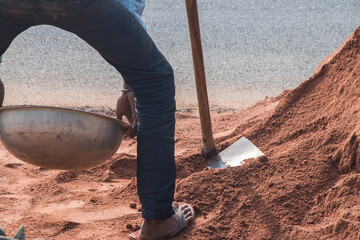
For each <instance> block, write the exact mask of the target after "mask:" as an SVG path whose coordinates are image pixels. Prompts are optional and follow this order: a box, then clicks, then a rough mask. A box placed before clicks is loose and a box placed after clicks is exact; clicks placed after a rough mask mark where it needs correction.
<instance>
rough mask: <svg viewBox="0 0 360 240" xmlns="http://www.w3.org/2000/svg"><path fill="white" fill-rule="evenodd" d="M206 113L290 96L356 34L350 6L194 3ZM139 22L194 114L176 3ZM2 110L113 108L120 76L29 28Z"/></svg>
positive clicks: (74, 41)
mask: <svg viewBox="0 0 360 240" xmlns="http://www.w3.org/2000/svg"><path fill="white" fill-rule="evenodd" d="M198 5H199V12H200V21H201V31H202V38H203V48H204V57H205V65H206V72H207V80H208V88H209V96H210V103H211V105H212V106H213V107H216V106H221V107H227V108H238V109H240V108H243V107H246V106H249V105H251V104H253V103H255V102H256V101H259V100H261V99H263V98H265V97H266V96H276V95H277V94H279V93H280V92H282V91H283V90H285V89H290V88H295V87H296V86H298V85H299V84H300V83H301V82H303V81H304V80H305V79H307V78H308V77H310V76H311V75H312V73H313V71H314V69H315V67H316V66H317V65H318V64H319V63H320V62H321V61H322V60H323V59H324V58H325V57H326V56H327V55H328V54H330V53H331V52H333V51H334V50H335V49H336V48H337V47H338V46H340V45H341V44H342V43H343V42H344V41H345V40H346V39H347V37H348V36H349V35H350V34H351V33H352V32H353V31H354V30H355V29H356V27H357V26H358V25H359V23H360V22H359V11H360V1H358V0H347V1H340V0H311V1H310V0H301V1H290V0H265V1H264V0H247V1H239V0H219V1H213V0H198ZM144 21H145V23H146V24H147V27H148V31H149V34H150V35H151V36H152V37H153V39H154V41H155V42H156V43H157V45H158V47H159V49H160V50H161V51H162V52H163V54H164V55H165V56H166V57H167V58H168V60H169V61H170V63H171V64H172V66H173V68H174V71H175V76H176V85H177V102H178V107H179V108H191V107H194V106H195V105H196V95H195V87H194V78H193V69H192V58H191V51H190V42H189V37H188V29H187V19H186V10H185V3H184V1H175V0H167V1H164V0H151V1H150V0H148V1H147V6H146V9H145V12H144ZM0 76H1V78H2V79H3V81H4V83H5V85H6V87H7V95H6V100H5V105H14V104H16V105H18V104H39V105H55V106H84V105H88V106H95V107H98V106H105V107H114V105H115V102H116V99H117V96H118V94H119V92H120V89H121V82H122V80H121V77H120V75H119V74H118V73H117V72H116V71H115V70H114V69H113V68H112V67H111V66H109V65H108V64H107V63H106V62H105V61H104V60H103V59H102V58H101V57H100V55H99V54H98V53H97V52H96V51H95V50H93V49H92V48H91V47H90V46H88V45H87V44H86V43H85V42H83V41H82V40H80V39H79V38H77V37H76V36H75V35H73V34H71V33H68V32H65V31H63V30H60V29H57V28H55V27H51V26H36V27H32V28H30V29H29V30H27V31H25V32H23V33H22V34H21V35H20V36H19V37H17V38H16V39H15V40H14V42H13V44H12V45H11V46H10V48H9V49H8V51H7V52H6V53H5V55H4V58H3V63H2V66H1V68H0Z"/></svg>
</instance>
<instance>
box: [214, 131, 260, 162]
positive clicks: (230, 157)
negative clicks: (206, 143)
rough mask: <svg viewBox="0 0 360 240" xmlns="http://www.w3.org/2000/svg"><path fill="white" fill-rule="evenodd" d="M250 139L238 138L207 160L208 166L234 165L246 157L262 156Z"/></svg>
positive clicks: (243, 160)
mask: <svg viewBox="0 0 360 240" xmlns="http://www.w3.org/2000/svg"><path fill="white" fill-rule="evenodd" d="M263 155H264V153H263V152H261V151H260V149H258V148H257V147H256V146H255V145H254V144H253V143H252V142H251V141H250V140H248V139H246V138H245V137H242V138H240V139H239V140H237V141H236V142H235V143H233V144H232V145H231V146H230V147H228V148H226V149H225V150H224V151H222V152H221V153H219V154H217V155H215V156H214V157H212V158H210V159H209V160H208V164H209V168H225V167H236V166H240V165H242V164H243V163H244V162H245V160H246V159H249V158H257V157H260V156H263Z"/></svg>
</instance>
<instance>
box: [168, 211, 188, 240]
mask: <svg viewBox="0 0 360 240" xmlns="http://www.w3.org/2000/svg"><path fill="white" fill-rule="evenodd" d="M172 209H173V211H174V213H175V214H176V215H178V216H179V225H178V227H177V229H176V232H175V233H174V234H172V235H170V236H168V238H171V237H174V236H176V235H177V234H178V233H179V232H181V230H182V228H183V226H184V223H185V216H184V213H183V212H182V211H181V209H180V208H177V207H175V206H172Z"/></svg>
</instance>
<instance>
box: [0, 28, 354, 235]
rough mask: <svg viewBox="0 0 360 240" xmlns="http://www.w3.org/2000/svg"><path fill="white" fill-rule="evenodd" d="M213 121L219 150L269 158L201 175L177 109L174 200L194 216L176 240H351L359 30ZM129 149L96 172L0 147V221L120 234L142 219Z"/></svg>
mask: <svg viewBox="0 0 360 240" xmlns="http://www.w3.org/2000/svg"><path fill="white" fill-rule="evenodd" d="M95 110H96V109H95ZM100 111H103V112H105V111H104V109H100ZM106 113H107V114H108V113H113V112H111V111H107V112H106ZM212 117H213V127H214V132H215V139H216V143H217V146H218V147H219V149H220V150H223V149H225V148H226V147H228V146H229V145H230V144H231V143H233V142H234V141H236V140H237V139H238V138H239V137H241V136H246V137H247V138H248V139H250V140H251V141H253V142H254V143H255V144H256V145H257V146H258V147H259V148H260V149H261V150H262V151H263V152H264V153H265V156H266V157H260V158H258V159H249V160H248V161H246V163H245V164H244V165H242V166H240V167H234V168H226V169H218V170H208V169H207V163H206V160H205V159H204V158H203V157H202V156H201V154H200V153H199V152H200V151H199V147H200V136H199V132H200V129H199V124H198V121H199V120H198V117H197V113H196V112H191V111H189V112H185V111H183V112H178V113H177V114H176V118H177V128H176V162H177V189H176V195H175V199H176V201H185V202H188V203H190V204H192V205H193V206H194V209H195V211H196V214H197V218H196V219H195V223H194V224H193V225H191V226H190V227H189V228H187V229H186V230H184V231H183V232H182V233H181V234H180V235H178V236H177V237H175V238H174V239H207V240H208V239H213V240H215V239H334V240H335V239H354V240H355V239H359V238H360V235H359V234H360V210H359V209H360V200H359V199H360V198H359V197H360V187H359V186H360V173H359V172H360V125H359V119H360V28H358V29H357V30H356V31H355V32H354V34H353V35H351V36H350V37H349V39H348V40H347V41H346V42H345V43H344V44H343V45H342V46H341V47H340V48H339V49H338V50H337V51H335V52H334V53H333V54H332V55H331V56H329V57H328V58H326V59H325V60H324V61H323V63H321V64H320V66H318V68H317V69H316V70H315V73H314V75H313V76H312V77H310V78H309V79H307V80H306V81H304V82H303V83H302V84H301V85H300V86H299V87H297V88H295V89H293V90H287V91H284V92H283V93H281V94H280V95H279V96H277V97H275V98H266V99H264V100H262V101H260V102H258V103H257V104H255V105H254V106H252V107H250V108H247V109H246V110H243V111H231V110H230V111H225V112H223V111H220V110H219V111H213V112H212ZM135 148H136V142H135V140H133V139H128V138H125V139H124V141H123V143H122V146H121V147H120V149H119V151H118V153H116V154H115V156H113V157H112V158H111V159H110V160H108V161H107V162H106V163H104V164H102V165H100V166H97V167H95V168H93V169H90V170H83V171H55V170H47V169H43V168H39V167H36V166H32V165H29V164H26V163H23V162H21V161H19V160H17V159H15V158H14V157H12V156H11V155H10V154H9V153H8V152H7V151H6V150H5V149H4V148H3V146H1V145H0V171H1V173H2V174H1V175H2V177H1V178H0V210H1V216H0V226H1V227H3V228H4V229H5V230H6V231H7V232H8V233H9V235H12V234H13V233H15V231H16V230H17V228H18V227H19V226H20V225H25V226H26V229H27V237H28V239H33V238H36V237H38V238H45V239H64V240H66V239H126V238H127V235H128V234H129V233H130V232H132V231H133V230H136V229H138V228H139V225H140V223H141V217H140V211H139V210H140V206H139V202H138V200H137V195H136V179H135V171H136V153H135ZM133 203H136V207H134V206H133V205H134V204H133ZM130 205H131V206H133V207H134V208H132V207H131V206H130Z"/></svg>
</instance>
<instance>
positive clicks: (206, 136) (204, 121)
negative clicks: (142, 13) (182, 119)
mask: <svg viewBox="0 0 360 240" xmlns="http://www.w3.org/2000/svg"><path fill="white" fill-rule="evenodd" d="M185 1H186V10H187V16H188V21H189V32H190V41H191V49H192V57H193V63H194V73H195V82H196V92H197V99H198V104H199V115H200V125H201V134H202V148H201V149H202V153H203V154H204V156H205V157H206V158H207V159H208V165H209V168H225V167H227V166H230V167H235V166H240V165H242V164H243V163H244V160H246V159H249V158H257V157H260V156H262V155H264V154H263V153H262V152H261V151H260V150H259V149H258V148H257V147H256V146H255V145H254V144H253V143H252V142H251V141H249V140H248V139H246V138H244V137H242V138H240V139H239V140H238V141H236V142H235V143H234V144H232V145H231V146H230V147H228V148H226V149H225V150H224V151H222V152H221V153H219V152H218V150H217V148H216V146H215V144H214V138H213V132H212V127H211V119H210V109H209V101H208V95H207V88H206V78H205V66H204V58H203V51H202V45H201V36H200V25H199V16H198V9H197V0H185Z"/></svg>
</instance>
